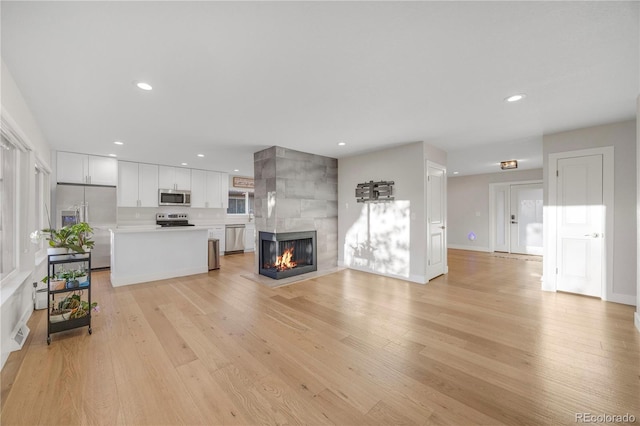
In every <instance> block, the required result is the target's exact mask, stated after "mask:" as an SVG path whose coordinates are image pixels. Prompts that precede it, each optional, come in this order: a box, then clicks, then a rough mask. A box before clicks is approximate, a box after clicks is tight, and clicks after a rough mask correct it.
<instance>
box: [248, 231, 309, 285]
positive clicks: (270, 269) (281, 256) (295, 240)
mask: <svg viewBox="0 0 640 426" xmlns="http://www.w3.org/2000/svg"><path fill="white" fill-rule="evenodd" d="M258 235H259V239H258V243H259V244H258V250H259V253H258V255H259V259H258V260H259V262H260V264H259V272H260V275H264V276H267V277H271V278H274V279H276V280H279V279H282V278H287V277H292V276H295V275H300V274H306V273H307V272H313V271H316V270H317V269H318V266H317V257H316V256H317V255H316V231H305V232H278V233H272V232H262V231H261V232H259V234H258Z"/></svg>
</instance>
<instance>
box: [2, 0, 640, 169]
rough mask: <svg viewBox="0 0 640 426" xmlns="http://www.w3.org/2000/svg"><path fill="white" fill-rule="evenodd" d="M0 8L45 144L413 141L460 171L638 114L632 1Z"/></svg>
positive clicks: (243, 146) (177, 149)
mask: <svg viewBox="0 0 640 426" xmlns="http://www.w3.org/2000/svg"><path fill="white" fill-rule="evenodd" d="M0 7H1V8H2V9H1V19H2V22H1V24H2V28H1V36H2V38H1V42H2V59H3V60H4V62H5V64H6V65H7V67H8V68H9V69H10V70H11V73H12V74H13V77H14V79H15V80H16V82H17V84H18V86H19V88H20V90H21V91H22V94H23V96H24V98H25V100H26V101H27V104H28V105H29V106H30V108H31V110H32V112H33V114H34V116H35V118H36V120H37V122H38V123H39V124H40V126H41V128H42V131H43V133H44V134H45V136H46V137H47V139H48V141H49V143H50V144H51V146H52V148H53V149H58V150H69V151H78V152H88V153H93V154H99V155H106V154H110V153H115V154H117V155H118V158H120V159H126V160H134V161H146V162H152V163H161V164H174V165H179V164H180V163H181V162H187V163H188V165H189V167H194V168H205V169H211V170H221V171H227V172H233V169H236V168H237V169H239V170H240V172H238V173H237V174H241V175H249V176H250V175H252V174H253V153H254V152H255V151H258V150H261V149H264V148H267V147H269V146H272V145H279V146H284V147H287V148H291V149H296V150H300V151H306V152H311V153H315V154H319V155H326V156H331V157H337V158H341V157H344V156H350V155H355V154H357V153H359V152H364V151H372V150H377V149H381V148H384V147H388V146H392V145H397V144H403V143H408V142H414V141H427V142H429V143H431V144H433V145H435V146H438V147H440V148H442V149H444V150H446V151H448V152H450V157H449V158H450V168H449V170H450V171H452V170H453V169H452V167H455V168H456V170H457V171H459V172H460V174H461V175H462V174H470V173H483V172H490V171H495V170H497V166H496V163H497V162H499V161H501V160H506V159H510V158H517V159H519V160H521V168H528V167H527V166H532V167H541V165H542V159H541V150H542V149H541V139H542V135H543V134H549V133H554V132H558V131H562V130H569V129H574V128H580V127H585V126H590V125H596V124H602V123H607V122H613V121H619V120H625V119H632V118H634V117H635V98H636V96H637V95H638V74H639V69H638V56H639V46H638V43H639V37H638V27H639V17H638V10H639V3H638V2H628V3H621V2H487V3H485V2H308V3H307V2H203V1H201V2H185V1H182V2H56V1H45V2H11V1H2V2H1V6H0ZM134 80H143V81H147V82H149V83H150V84H152V85H153V87H154V90H153V91H151V92H144V91H141V90H139V89H137V88H136V87H135V86H134V85H133V84H132V82H133V81H134ZM520 92H524V93H526V94H527V97H526V98H525V100H524V101H521V102H519V103H515V104H507V103H505V102H504V101H503V99H504V98H505V97H507V96H509V95H511V94H514V93H520ZM115 140H121V141H123V142H124V143H125V144H124V145H123V146H121V147H117V146H115V145H114V144H113V141H115ZM340 141H345V142H347V145H346V146H345V147H339V146H338V145H337V143H338V142H340ZM536 147H537V148H536ZM198 153H202V154H205V157H204V158H197V157H196V154H198ZM507 157H509V158H507ZM478 163H482V164H483V165H484V164H485V163H486V167H480V165H479V164H478ZM529 168H531V167H529Z"/></svg>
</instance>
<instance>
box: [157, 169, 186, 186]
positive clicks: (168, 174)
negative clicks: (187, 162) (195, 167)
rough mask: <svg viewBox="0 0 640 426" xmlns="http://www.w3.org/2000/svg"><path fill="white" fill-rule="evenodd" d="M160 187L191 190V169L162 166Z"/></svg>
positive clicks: (159, 174)
mask: <svg viewBox="0 0 640 426" xmlns="http://www.w3.org/2000/svg"><path fill="white" fill-rule="evenodd" d="M158 187H159V188H160V189H182V190H187V191H188V190H190V189H191V169H185V168H183V167H170V166H160V167H159V169H158Z"/></svg>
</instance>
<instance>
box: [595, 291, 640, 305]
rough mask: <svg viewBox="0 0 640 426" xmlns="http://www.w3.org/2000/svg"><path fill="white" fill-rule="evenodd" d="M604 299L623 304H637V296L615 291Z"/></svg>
mask: <svg viewBox="0 0 640 426" xmlns="http://www.w3.org/2000/svg"><path fill="white" fill-rule="evenodd" d="M603 300H606V301H607V302H615V303H622V304H623V305H631V306H636V296H629V295H628V294H617V293H614V294H612V295H610V296H609V297H607V298H606V299H603Z"/></svg>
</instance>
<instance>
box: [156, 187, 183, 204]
mask: <svg viewBox="0 0 640 426" xmlns="http://www.w3.org/2000/svg"><path fill="white" fill-rule="evenodd" d="M158 205H159V206H185V207H189V206H190V205H191V191H186V190H181V189H159V190H158Z"/></svg>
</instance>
